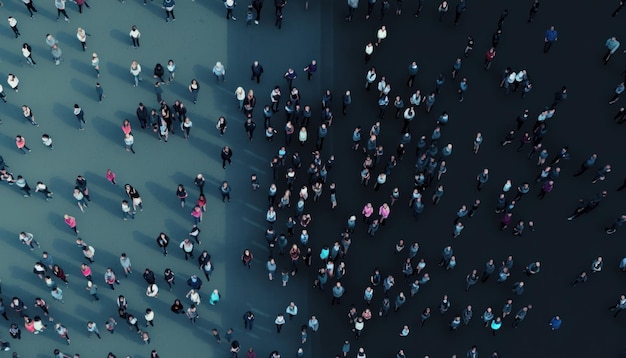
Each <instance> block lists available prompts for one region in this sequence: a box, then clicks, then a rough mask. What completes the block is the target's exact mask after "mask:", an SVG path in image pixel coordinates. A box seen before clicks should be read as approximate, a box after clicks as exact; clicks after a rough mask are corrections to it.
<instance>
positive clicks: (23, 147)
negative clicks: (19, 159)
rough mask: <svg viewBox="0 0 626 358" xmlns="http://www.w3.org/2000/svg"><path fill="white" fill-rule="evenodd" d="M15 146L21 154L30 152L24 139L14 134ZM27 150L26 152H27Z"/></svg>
mask: <svg viewBox="0 0 626 358" xmlns="http://www.w3.org/2000/svg"><path fill="white" fill-rule="evenodd" d="M15 146H16V147H17V149H19V150H20V151H21V152H22V153H23V154H27V153H29V152H30V148H28V147H27V146H26V139H25V138H24V137H22V136H21V135H19V134H18V135H17V136H15ZM27 151H28V152H27Z"/></svg>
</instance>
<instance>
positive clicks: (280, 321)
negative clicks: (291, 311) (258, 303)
mask: <svg viewBox="0 0 626 358" xmlns="http://www.w3.org/2000/svg"><path fill="white" fill-rule="evenodd" d="M285 323H286V321H285V316H283V314H282V313H279V314H278V315H276V319H274V324H275V325H276V333H280V331H281V329H282V328H283V326H284V325H285Z"/></svg>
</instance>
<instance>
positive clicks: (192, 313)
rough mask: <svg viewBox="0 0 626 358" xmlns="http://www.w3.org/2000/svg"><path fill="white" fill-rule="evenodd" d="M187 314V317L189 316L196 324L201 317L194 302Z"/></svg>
mask: <svg viewBox="0 0 626 358" xmlns="http://www.w3.org/2000/svg"><path fill="white" fill-rule="evenodd" d="M185 314H186V315H187V318H189V320H190V321H191V323H192V324H196V320H197V319H198V318H200V315H198V311H197V308H196V306H195V305H194V304H192V305H191V306H189V308H187V311H186V312H185Z"/></svg>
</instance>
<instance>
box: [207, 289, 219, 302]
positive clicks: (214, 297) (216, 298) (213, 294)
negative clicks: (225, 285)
mask: <svg viewBox="0 0 626 358" xmlns="http://www.w3.org/2000/svg"><path fill="white" fill-rule="evenodd" d="M220 298H222V295H221V294H220V293H219V291H218V290H217V289H214V290H213V292H211V296H210V298H209V303H210V304H211V305H213V306H214V305H215V304H216V303H217V302H219V301H220Z"/></svg>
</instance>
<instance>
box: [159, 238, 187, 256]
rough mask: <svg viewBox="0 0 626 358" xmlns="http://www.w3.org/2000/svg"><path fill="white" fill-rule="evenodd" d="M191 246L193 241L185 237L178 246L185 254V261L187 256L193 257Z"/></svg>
mask: <svg viewBox="0 0 626 358" xmlns="http://www.w3.org/2000/svg"><path fill="white" fill-rule="evenodd" d="M157 240H158V239H157ZM193 246H194V245H193V242H191V240H189V238H186V239H185V240H183V241H182V242H181V243H180V245H179V247H180V249H181V250H183V254H184V255H185V261H187V260H188V259H189V258H192V259H193V258H194V256H193Z"/></svg>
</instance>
